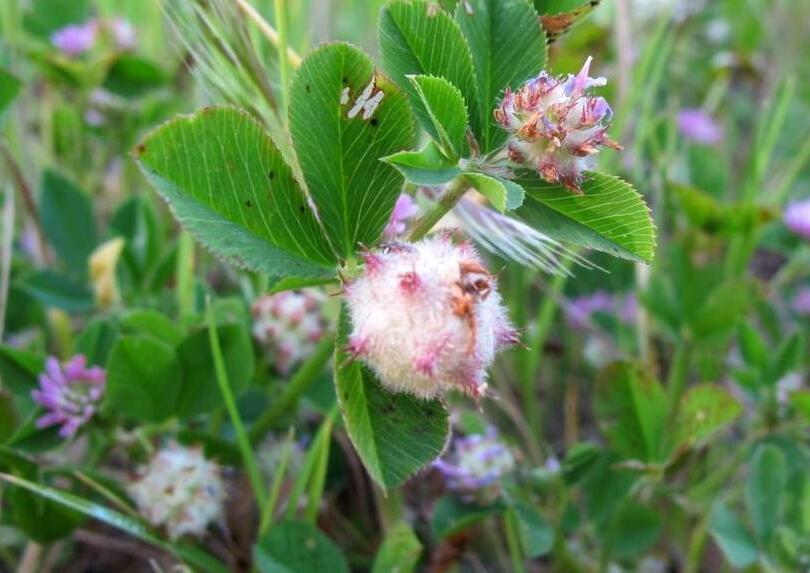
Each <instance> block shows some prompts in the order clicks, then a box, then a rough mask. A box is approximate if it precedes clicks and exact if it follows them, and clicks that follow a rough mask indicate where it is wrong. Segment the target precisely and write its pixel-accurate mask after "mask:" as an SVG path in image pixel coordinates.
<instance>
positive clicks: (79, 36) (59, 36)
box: [51, 20, 98, 57]
mask: <svg viewBox="0 0 810 573" xmlns="http://www.w3.org/2000/svg"><path fill="white" fill-rule="evenodd" d="M97 34H98V22H96V21H95V20H90V21H88V22H85V23H84V24H70V25H68V26H65V27H63V28H59V29H58V30H56V31H55V32H54V33H53V34H51V43H52V44H53V45H54V46H55V47H56V48H57V49H58V50H59V51H60V52H62V53H63V54H65V55H66V56H70V57H75V56H79V55H81V54H83V53H84V52H89V51H90V50H92V49H93V46H95V45H96V36H97Z"/></svg>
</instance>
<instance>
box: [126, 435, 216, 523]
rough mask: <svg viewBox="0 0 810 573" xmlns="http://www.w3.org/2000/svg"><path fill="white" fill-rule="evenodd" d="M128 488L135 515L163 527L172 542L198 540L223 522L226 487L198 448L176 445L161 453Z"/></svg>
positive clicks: (213, 466) (166, 448)
mask: <svg viewBox="0 0 810 573" xmlns="http://www.w3.org/2000/svg"><path fill="white" fill-rule="evenodd" d="M139 474H140V478H139V479H138V480H137V481H135V482H133V483H131V484H130V485H129V487H128V490H129V493H130V495H131V496H132V498H133V499H134V500H135V503H136V505H137V506H138V511H140V513H141V514H142V515H143V516H144V517H145V518H146V519H147V520H148V521H149V522H150V523H151V524H152V525H154V526H156V527H161V526H163V527H165V528H166V532H167V533H168V534H169V537H170V538H171V539H177V538H178V537H181V536H182V535H185V534H192V535H197V536H200V535H202V534H203V533H205V529H206V527H208V524H209V523H211V522H214V521H218V520H220V519H221V518H222V513H223V506H224V503H225V497H226V492H225V486H224V484H223V482H222V476H221V470H220V468H219V466H218V465H217V464H215V463H213V462H210V461H208V460H206V459H205V457H204V456H203V454H202V450H201V449H199V448H185V447H183V446H180V445H178V444H176V443H171V444H170V445H169V446H167V447H165V448H163V449H162V450H160V451H159V452H158V453H157V454H155V456H154V457H153V458H152V460H151V461H150V462H149V464H148V465H147V466H146V467H144V468H142V469H141V470H140V472H139Z"/></svg>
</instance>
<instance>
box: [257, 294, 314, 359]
mask: <svg viewBox="0 0 810 573" xmlns="http://www.w3.org/2000/svg"><path fill="white" fill-rule="evenodd" d="M324 298H325V297H324V296H323V294H321V293H320V292H318V291H316V290H313V289H304V290H300V291H285V292H280V293H278V294H274V295H265V296H263V297H261V298H259V299H258V300H256V301H255V302H254V303H253V306H252V308H251V313H252V315H253V337H254V338H255V339H256V341H257V342H258V343H259V344H260V345H261V346H262V347H263V348H264V349H265V352H266V353H267V355H268V357H269V358H270V360H271V361H272V362H273V363H274V365H275V367H276V368H277V369H278V371H279V372H281V373H282V374H287V373H288V372H289V371H290V370H291V369H292V368H293V367H294V366H295V365H296V364H298V363H299V362H301V361H302V360H304V359H305V358H307V357H308V356H309V355H310V354H312V352H313V350H315V345H316V344H317V343H318V342H319V341H320V340H321V338H323V336H324V334H325V333H326V330H327V322H326V319H325V317H324V315H323V313H322V305H323V303H324Z"/></svg>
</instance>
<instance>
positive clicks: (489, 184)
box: [464, 173, 524, 213]
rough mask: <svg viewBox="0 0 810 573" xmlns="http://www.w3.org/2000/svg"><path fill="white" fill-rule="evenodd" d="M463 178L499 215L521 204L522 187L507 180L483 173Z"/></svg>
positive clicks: (465, 175) (466, 174) (469, 174)
mask: <svg viewBox="0 0 810 573" xmlns="http://www.w3.org/2000/svg"><path fill="white" fill-rule="evenodd" d="M464 178H465V179H466V180H467V181H468V182H469V183H470V185H471V186H472V187H473V189H475V190H476V191H478V192H479V193H481V195H483V196H484V197H486V198H487V200H488V201H489V202H490V203H491V204H492V206H493V207H495V209H497V210H498V211H500V212H501V213H503V212H504V211H506V210H510V211H511V210H512V209H517V208H518V207H520V206H521V205H522V204H523V197H524V190H523V187H521V186H520V185H518V184H517V183H514V182H512V181H509V180H508V179H503V178H501V177H492V176H489V175H484V174H483V173H465V174H464Z"/></svg>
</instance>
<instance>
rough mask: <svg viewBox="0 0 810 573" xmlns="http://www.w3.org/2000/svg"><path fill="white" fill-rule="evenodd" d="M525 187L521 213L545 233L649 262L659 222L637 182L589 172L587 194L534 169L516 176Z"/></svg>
mask: <svg viewBox="0 0 810 573" xmlns="http://www.w3.org/2000/svg"><path fill="white" fill-rule="evenodd" d="M516 182H517V183H518V184H520V185H521V186H522V187H523V188H524V189H525V190H526V201H525V202H524V203H523V207H521V208H520V209H519V210H518V212H517V213H518V215H519V216H520V217H521V218H523V219H525V220H526V221H527V222H528V223H529V224H531V225H532V226H533V227H536V228H538V229H542V230H543V232H544V233H546V234H547V235H549V236H551V237H553V238H555V239H558V240H560V241H564V242H567V243H573V244H575V245H582V246H585V247H590V248H592V249H596V250H598V251H604V252H607V253H610V254H612V255H614V256H617V257H622V258H625V259H630V260H636V261H645V262H650V261H651V260H652V258H653V253H654V250H655V227H654V225H653V222H652V219H651V218H650V211H649V208H648V207H647V206H646V205H645V204H644V201H643V200H642V199H641V196H640V195H639V194H638V193H637V192H636V191H635V189H633V187H632V186H631V185H630V184H629V183H626V182H625V181H622V180H621V179H618V178H616V177H613V176H610V175H605V174H602V173H589V174H588V175H587V176H586V178H585V181H584V182H583V183H582V191H583V194H582V195H581V196H580V195H575V194H573V193H571V191H569V190H568V189H565V188H563V187H560V186H557V185H553V184H551V183H546V182H545V181H543V180H541V179H539V178H538V177H537V174H536V173H533V172H532V173H529V172H523V173H521V174H520V176H519V177H518V178H517V179H516Z"/></svg>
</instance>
